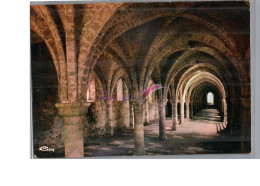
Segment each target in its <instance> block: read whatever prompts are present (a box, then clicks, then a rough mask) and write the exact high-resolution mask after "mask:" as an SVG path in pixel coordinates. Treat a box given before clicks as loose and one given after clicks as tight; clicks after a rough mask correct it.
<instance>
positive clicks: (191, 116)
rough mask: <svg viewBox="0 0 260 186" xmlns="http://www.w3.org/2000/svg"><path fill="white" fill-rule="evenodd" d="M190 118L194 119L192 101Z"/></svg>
mask: <svg viewBox="0 0 260 186" xmlns="http://www.w3.org/2000/svg"><path fill="white" fill-rule="evenodd" d="M190 118H193V101H190Z"/></svg>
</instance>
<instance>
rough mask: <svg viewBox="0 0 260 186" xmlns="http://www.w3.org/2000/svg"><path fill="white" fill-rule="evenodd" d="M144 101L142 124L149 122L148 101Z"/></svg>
mask: <svg viewBox="0 0 260 186" xmlns="http://www.w3.org/2000/svg"><path fill="white" fill-rule="evenodd" d="M144 102H145V108H144V109H145V110H144V124H145V125H146V124H148V123H149V102H148V99H145V100H144Z"/></svg>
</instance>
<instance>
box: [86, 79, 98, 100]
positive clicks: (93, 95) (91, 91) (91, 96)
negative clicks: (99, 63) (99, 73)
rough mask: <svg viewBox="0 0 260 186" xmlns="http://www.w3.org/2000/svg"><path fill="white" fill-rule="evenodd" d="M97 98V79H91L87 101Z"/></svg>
mask: <svg viewBox="0 0 260 186" xmlns="http://www.w3.org/2000/svg"><path fill="white" fill-rule="evenodd" d="M95 98H96V86H95V79H91V80H90V82H89V88H88V90H87V102H93V101H95Z"/></svg>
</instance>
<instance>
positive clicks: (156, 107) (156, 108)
mask: <svg viewBox="0 0 260 186" xmlns="http://www.w3.org/2000/svg"><path fill="white" fill-rule="evenodd" d="M154 120H155V121H156V120H158V104H157V102H155V103H154Z"/></svg>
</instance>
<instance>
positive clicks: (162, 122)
mask: <svg viewBox="0 0 260 186" xmlns="http://www.w3.org/2000/svg"><path fill="white" fill-rule="evenodd" d="M166 103H167V100H158V108H159V140H166V139H167V137H166V129H165V106H166Z"/></svg>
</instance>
